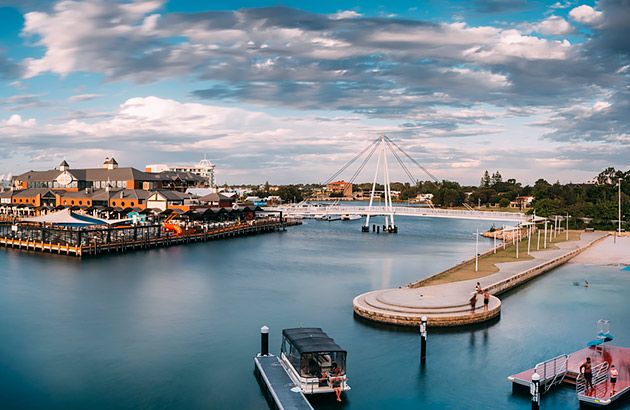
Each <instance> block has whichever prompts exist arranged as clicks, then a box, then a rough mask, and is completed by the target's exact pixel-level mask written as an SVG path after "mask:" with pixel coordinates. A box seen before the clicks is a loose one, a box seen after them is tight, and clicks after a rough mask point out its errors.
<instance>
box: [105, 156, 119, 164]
mask: <svg viewBox="0 0 630 410" xmlns="http://www.w3.org/2000/svg"><path fill="white" fill-rule="evenodd" d="M103 164H115V165H118V162H116V160H115V159H114V157H111V159H110V158H105V162H103Z"/></svg>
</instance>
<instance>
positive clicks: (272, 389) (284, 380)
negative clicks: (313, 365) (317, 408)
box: [254, 355, 313, 410]
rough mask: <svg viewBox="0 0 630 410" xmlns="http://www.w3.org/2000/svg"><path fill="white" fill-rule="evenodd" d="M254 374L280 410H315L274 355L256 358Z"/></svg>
mask: <svg viewBox="0 0 630 410" xmlns="http://www.w3.org/2000/svg"><path fill="white" fill-rule="evenodd" d="M254 364H255V365H254V373H255V374H256V377H257V378H258V381H259V382H260V384H261V386H262V387H263V388H264V390H265V393H267V394H268V397H269V399H270V401H271V402H272V404H273V405H274V406H275V408H276V409H278V410H313V406H311V404H310V403H309V402H308V400H306V397H305V396H304V394H303V393H302V391H301V390H300V389H299V388H296V387H295V385H294V384H293V381H292V380H291V378H290V377H289V375H288V374H287V371H286V370H285V368H284V367H283V366H282V363H281V362H280V359H278V358H277V357H276V356H274V355H267V356H262V355H258V356H256V357H254Z"/></svg>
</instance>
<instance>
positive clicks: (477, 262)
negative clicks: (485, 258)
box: [475, 228, 479, 272]
mask: <svg viewBox="0 0 630 410" xmlns="http://www.w3.org/2000/svg"><path fill="white" fill-rule="evenodd" d="M477 271H479V228H477V235H475V272H477Z"/></svg>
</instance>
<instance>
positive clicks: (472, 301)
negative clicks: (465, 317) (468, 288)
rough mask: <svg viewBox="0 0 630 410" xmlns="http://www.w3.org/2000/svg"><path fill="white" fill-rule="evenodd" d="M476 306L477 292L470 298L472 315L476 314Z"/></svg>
mask: <svg viewBox="0 0 630 410" xmlns="http://www.w3.org/2000/svg"><path fill="white" fill-rule="evenodd" d="M476 305H477V292H475V293H473V295H472V297H471V298H470V313H471V314H474V313H475V306H476Z"/></svg>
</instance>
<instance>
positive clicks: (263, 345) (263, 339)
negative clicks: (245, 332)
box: [260, 326, 269, 356]
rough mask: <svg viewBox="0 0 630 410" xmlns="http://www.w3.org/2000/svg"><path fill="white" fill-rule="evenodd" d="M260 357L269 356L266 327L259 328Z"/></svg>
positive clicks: (267, 329)
mask: <svg viewBox="0 0 630 410" xmlns="http://www.w3.org/2000/svg"><path fill="white" fill-rule="evenodd" d="M260 355H261V356H269V328H268V327H267V326H263V327H261V328H260Z"/></svg>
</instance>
